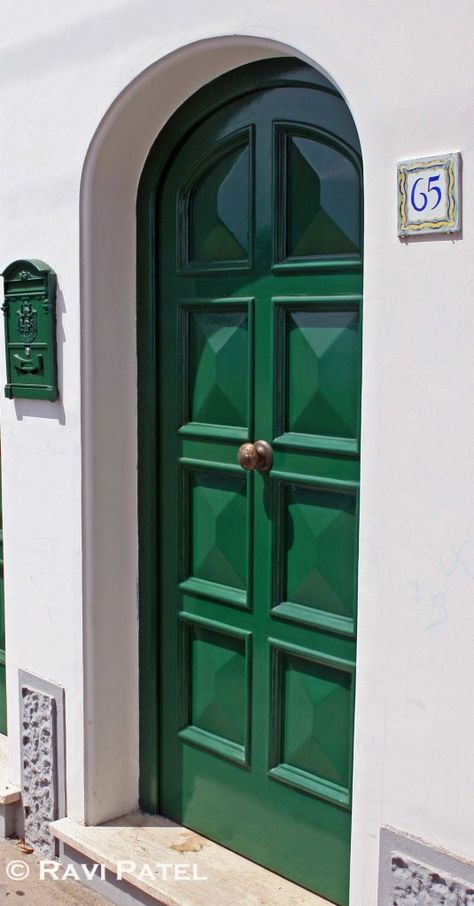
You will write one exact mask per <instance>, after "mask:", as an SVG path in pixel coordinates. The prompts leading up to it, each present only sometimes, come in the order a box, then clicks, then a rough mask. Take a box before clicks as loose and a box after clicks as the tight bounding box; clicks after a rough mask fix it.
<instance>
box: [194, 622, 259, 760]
mask: <svg viewBox="0 0 474 906" xmlns="http://www.w3.org/2000/svg"><path fill="white" fill-rule="evenodd" d="M180 633H181V675H182V682H181V694H180V698H181V703H180V704H181V725H182V729H181V732H180V736H181V737H182V738H184V739H188V740H189V741H191V742H193V743H195V744H197V745H200V746H203V747H204V748H206V749H211V750H214V751H216V752H218V753H219V754H220V755H224V756H227V757H229V758H231V759H233V760H236V761H247V757H248V720H249V712H248V708H249V700H248V693H249V670H250V660H249V658H250V653H249V646H250V636H249V634H248V633H246V632H239V631H238V630H233V629H229V628H228V627H225V626H222V625H221V624H219V623H211V622H209V621H202V622H199V621H196V620H193V619H192V618H191V617H189V618H186V617H182V618H181V625H180Z"/></svg>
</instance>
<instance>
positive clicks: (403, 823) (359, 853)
mask: <svg viewBox="0 0 474 906" xmlns="http://www.w3.org/2000/svg"><path fill="white" fill-rule="evenodd" d="M473 27H474V9H473V7H472V4H471V3H470V2H469V0H456V3H455V4H449V5H448V4H446V3H444V2H441V0H430V2H428V0H419V2H418V3H416V4H413V3H412V2H411V0H398V2H394V0H383V2H377V3H376V2H373V0H360V2H358V3H353V2H352V0H314V2H312V3H308V2H306V0H294V2H293V3H292V4H291V5H289V4H287V3H286V2H283V0H272V2H270V0H262V2H260V3H259V4H255V3H254V2H252V0H239V2H238V3H234V4H232V5H230V4H222V3H221V2H218V0H203V2H202V3H201V4H200V6H199V8H196V6H195V5H194V4H192V3H191V2H190V0H175V2H174V3H173V4H172V5H169V6H168V5H165V4H163V3H161V2H156V0H155V2H153V0H134V2H130V0H122V2H116V0H113V2H112V0H82V2H81V4H80V5H77V4H76V5H73V4H64V3H61V2H60V0H48V3H47V4H45V5H43V6H42V8H41V16H38V15H37V6H36V4H35V3H33V2H32V0H25V2H24V3H23V4H21V5H18V4H15V3H14V2H13V0H5V3H4V7H3V17H2V30H1V34H0V61H1V65H2V75H1V77H0V110H1V113H2V123H3V129H4V139H3V140H2V143H1V148H0V264H1V266H2V268H3V266H5V265H6V264H8V263H9V262H10V261H12V260H13V259H14V258H17V257H24V256H31V257H39V258H42V259H43V260H45V261H47V262H48V263H49V264H51V265H52V266H53V267H54V268H55V269H56V271H57V273H58V280H59V289H60V297H59V301H60V304H59V310H60V314H59V324H58V330H59V340H60V349H59V374H60V383H61V399H60V401H59V402H58V403H56V404H49V403H39V402H29V401H21V402H11V401H7V400H5V399H3V400H2V402H1V406H0V417H1V424H2V467H3V479H4V533H5V563H6V566H5V586H6V601H7V613H6V620H7V646H8V660H9V716H10V743H11V745H10V758H11V773H12V777H15V776H18V774H19V760H18V755H19V748H18V731H17V721H18V717H17V715H18V701H17V691H16V690H17V684H16V676H15V675H16V672H17V670H18V669H24V670H28V671H31V672H32V673H35V674H36V675H38V676H41V677H43V678H45V679H47V680H50V681H52V682H55V683H57V684H58V685H62V686H63V687H64V688H65V694H66V726H67V730H66V734H67V741H66V745H67V788H68V814H69V815H70V816H71V817H76V818H78V819H79V820H85V821H86V822H90V823H95V822H97V821H101V820H105V819H106V818H111V817H114V816H117V815H120V814H123V813H124V812H126V811H128V810H131V809H132V808H133V807H134V806H135V804H136V798H137V776H138V769H137V756H138V721H137V715H138V711H137V702H138V656H137V599H136V574H137V550H136V350H135V288H134V284H135V263H134V244H135V197H136V190H137V185H138V180H139V176H140V173H141V170H142V167H143V164H144V161H145V159H146V156H147V153H148V150H149V148H150V146H151V144H152V142H153V140H154V138H155V137H156V135H157V133H158V132H159V130H160V128H161V126H162V125H163V124H164V122H165V121H166V119H167V118H168V117H169V116H170V115H171V113H172V112H173V111H174V110H175V109H176V108H177V107H178V106H179V105H180V104H181V103H182V102H183V101H184V100H185V99H186V97H188V96H189V95H190V94H192V93H193V92H194V91H195V90H196V89H197V88H199V87H200V85H202V84H204V83H205V82H207V81H209V80H210V79H211V78H214V77H215V76H217V75H219V74H220V73H221V72H223V71H226V70H227V69H231V68H233V67H234V66H237V65H240V64H241V63H245V62H248V61H250V60H252V59H258V58H261V57H263V56H275V55H278V54H279V53H290V54H293V55H296V56H299V57H301V58H302V59H305V60H307V61H308V62H312V63H314V65H316V66H317V67H318V68H319V69H321V70H322V71H323V72H324V73H325V74H327V75H328V76H329V77H330V78H332V79H333V81H334V82H335V84H336V85H337V87H338V88H339V90H340V91H341V92H342V94H343V95H344V97H345V98H346V100H347V102H348V104H349V107H350V109H351V111H352V113H353V116H354V119H355V122H356V125H357V127H358V130H359V135H360V139H361V144H362V151H363V157H364V168H365V292H364V304H365V314H364V366H363V413H362V482H361V524H360V567H359V624H358V626H359V643H358V678H357V709H356V731H355V764H354V811H353V816H354V817H353V849H352V870H351V906H371V904H373V903H375V902H376V888H377V862H378V834H379V828H380V825H381V824H390V825H392V826H394V827H396V828H399V829H400V830H403V831H407V832H409V833H411V834H413V835H416V836H419V837H421V838H424V839H426V840H428V841H430V842H431V843H433V844H434V845H439V846H442V847H445V848H446V849H449V850H451V851H452V852H454V853H457V854H458V855H460V856H461V857H465V858H471V857H472V854H473V853H474V825H473V822H472V803H471V801H470V796H469V791H472V786H473V773H472V772H473V768H472V750H473V745H474V724H473V722H472V684H473V679H474V677H473V672H474V659H473V658H472V650H473V642H474V615H473V608H472V592H473V587H474V533H473V529H472V512H473V504H474V500H473V498H474V482H472V481H471V480H470V476H471V473H472V468H471V466H472V462H473V455H474V432H473V428H472V419H471V414H470V411H471V410H470V400H471V398H472V391H473V385H474V357H473V355H472V341H471V334H472V326H473V323H472V322H473V318H474V310H473V306H472V289H471V288H472V285H473V283H474V256H473V254H472V242H473V229H474V227H473V220H474V182H473V177H472V173H473V172H474V121H473V118H472V85H473V79H474V71H473V70H474V58H473V56H472V47H471V44H472V38H471V35H472V30H473ZM454 150H461V151H462V155H463V164H464V169H463V193H464V216H463V234H462V238H460V239H457V240H453V239H450V238H447V239H444V240H443V239H441V238H436V239H420V238H418V239H415V240H412V241H410V242H401V241H399V239H398V238H397V235H396V180H395V173H396V162H397V160H399V159H403V158H409V157H419V156H424V155H428V154H433V153H438V152H446V151H454ZM81 180H82V189H81ZM80 223H81V233H80ZM0 360H1V367H2V369H3V368H4V363H3V357H0ZM0 377H1V380H2V381H3V379H4V374H3V373H2V374H1V375H0Z"/></svg>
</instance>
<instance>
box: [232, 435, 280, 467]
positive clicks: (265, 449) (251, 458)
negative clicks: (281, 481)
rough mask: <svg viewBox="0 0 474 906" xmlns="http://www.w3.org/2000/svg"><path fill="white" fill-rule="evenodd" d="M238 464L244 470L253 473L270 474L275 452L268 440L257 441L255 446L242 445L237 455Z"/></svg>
mask: <svg viewBox="0 0 474 906" xmlns="http://www.w3.org/2000/svg"><path fill="white" fill-rule="evenodd" d="M237 462H238V463H239V466H242V468H243V469H247V471H249V472H253V470H254V469H258V471H259V472H269V471H270V469H271V467H272V462H273V450H272V448H271V446H270V444H267V442H266V440H256V441H255V443H254V444H249V443H246V444H242V446H241V447H239V452H238V453H237Z"/></svg>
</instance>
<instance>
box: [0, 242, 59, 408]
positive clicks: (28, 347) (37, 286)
mask: <svg viewBox="0 0 474 906" xmlns="http://www.w3.org/2000/svg"><path fill="white" fill-rule="evenodd" d="M3 280H4V289H5V301H4V303H3V306H2V310H3V313H4V315H5V347H6V356H7V381H8V383H7V385H6V387H5V396H7V397H8V398H9V399H13V397H22V398H24V399H35V400H39V399H40V400H52V401H54V400H57V398H58V383H57V355H56V274H55V273H54V271H53V270H52V269H51V268H50V267H49V266H48V265H47V264H45V263H44V262H43V261H37V260H35V259H31V260H27V259H24V260H21V261H13V262H12V264H9V265H8V267H6V268H5V270H4V272H3Z"/></svg>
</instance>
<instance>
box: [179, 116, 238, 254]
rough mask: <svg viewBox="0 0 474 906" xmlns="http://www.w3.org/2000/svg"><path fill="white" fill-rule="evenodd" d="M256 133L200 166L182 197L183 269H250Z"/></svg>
mask: <svg viewBox="0 0 474 906" xmlns="http://www.w3.org/2000/svg"><path fill="white" fill-rule="evenodd" d="M251 138H252V132H251V130H248V129H246V130H243V132H240V133H238V134H237V135H236V136H234V137H232V138H231V139H230V140H227V141H226V142H225V143H224V144H223V145H221V146H217V148H215V149H214V150H213V152H212V154H211V155H210V156H208V157H206V158H205V159H204V161H201V163H200V164H197V166H196V168H195V174H194V175H193V178H192V180H191V182H190V183H188V184H187V186H186V187H185V188H184V190H183V191H182V193H181V199H180V205H179V208H180V249H181V254H180V259H181V267H184V268H185V269H186V268H191V269H193V268H198V269H201V270H202V269H204V270H211V271H212V270H221V269H222V268H224V269H227V268H237V269H241V268H242V267H244V268H245V267H248V265H249V262H250V258H251V241H252V205H253V199H252V146H251Z"/></svg>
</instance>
